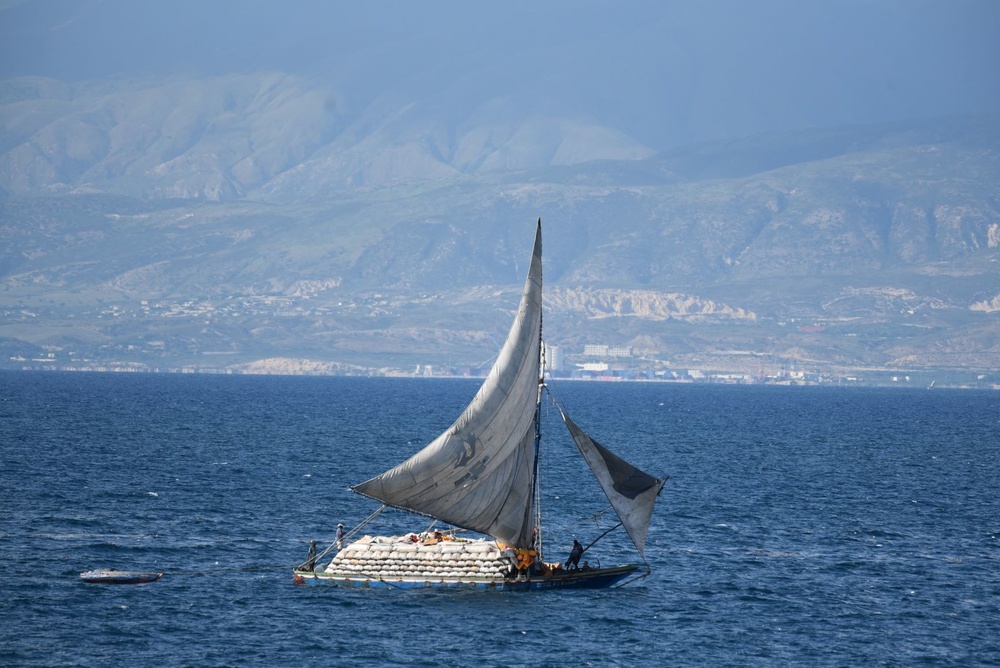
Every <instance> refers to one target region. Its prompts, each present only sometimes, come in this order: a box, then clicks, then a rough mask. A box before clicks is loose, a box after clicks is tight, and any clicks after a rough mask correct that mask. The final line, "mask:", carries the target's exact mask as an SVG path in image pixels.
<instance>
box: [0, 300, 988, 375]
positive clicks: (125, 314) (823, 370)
mask: <svg viewBox="0 0 1000 668" xmlns="http://www.w3.org/2000/svg"><path fill="white" fill-rule="evenodd" d="M311 296H312V295H309V294H295V295H291V296H273V295H267V296H264V295H262V296H247V295H241V296H229V297H227V298H224V299H205V300H188V301H182V302H157V301H148V300H140V301H137V302H135V303H134V305H132V306H128V305H121V304H116V305H110V304H109V305H104V306H102V307H99V308H97V309H95V310H94V311H91V312H89V313H76V314H69V313H65V314H64V315H63V316H62V318H63V321H64V322H68V321H80V320H86V319H95V320H101V321H112V322H116V321H117V322H121V323H123V325H122V327H125V326H126V325H125V323H140V324H141V323H142V322H143V321H146V322H149V321H153V320H157V321H160V322H163V321H164V320H171V321H177V322H178V323H183V322H187V323H198V325H199V327H200V328H214V327H217V326H223V325H225V324H226V323H232V324H233V326H236V327H243V326H246V323H247V322H261V321H263V320H266V319H267V318H279V319H290V318H295V317H318V316H326V315H329V314H330V313H331V311H334V312H347V311H365V312H369V313H381V312H384V311H385V309H391V308H392V305H391V304H390V303H389V302H387V301H386V300H385V299H384V298H383V296H382V295H372V296H371V297H370V298H367V299H363V300H358V301H350V302H341V303H334V304H330V303H329V302H327V303H326V304H323V305H321V304H317V303H312V304H307V303H306V302H308V301H309V298H310V297H311ZM52 310H53V311H58V310H59V307H58V306H56V305H53V307H52ZM0 315H2V316H3V317H4V319H5V320H6V322H8V323H13V322H24V323H30V322H31V321H33V320H34V319H35V318H37V317H39V316H40V315H41V314H40V313H39V312H38V310H37V308H36V309H35V310H32V309H25V308H7V309H3V310H2V312H0ZM45 315H46V316H48V317H51V316H52V314H51V313H49V314H45ZM141 331H142V330H141V327H140V328H137V329H136V333H135V334H134V335H133V336H131V337H128V336H126V337H124V339H123V338H118V339H116V340H113V341H105V342H103V343H99V344H98V345H94V344H90V345H83V344H81V345H80V346H79V347H75V346H73V345H71V344H67V343H63V344H60V345H56V344H44V345H40V346H37V347H36V348H35V349H34V350H32V351H31V352H27V351H26V352H17V351H5V352H6V354H5V358H6V359H4V360H2V362H0V366H2V367H3V368H7V369H20V370H54V371H94V372H140V373H212V374H255V375H340V376H383V377H421V378H428V377H432V378H454V377H469V378H476V377H484V376H485V375H486V374H487V373H488V372H489V368H490V364H489V363H485V364H480V365H478V366H475V367H466V366H455V365H448V364H440V363H436V364H435V363H426V364H425V363H415V364H413V365H411V366H408V367H404V366H399V365H396V366H383V367H371V366H364V365H360V364H352V363H345V362H331V361H327V360H322V359H316V358H315V357H314V356H309V355H299V356H283V357H267V356H266V355H261V356H260V357H262V359H257V360H254V361H245V360H246V358H247V353H246V352H245V351H244V352H238V351H235V350H227V349H217V350H211V349H207V346H206V344H205V342H204V340H202V339H199V338H198V337H194V336H188V337H183V338H181V337H175V338H174V339H172V340H169V341H168V340H164V337H162V336H158V335H155V334H142V333H141ZM203 331H204V329H203ZM177 349H182V353H183V354H184V355H186V359H188V360H191V361H190V362H187V363H184V362H180V363H178V362H177V361H176V359H175V355H176V350H177ZM168 351H173V352H168ZM237 359H242V360H244V361H237ZM544 361H545V373H546V374H547V375H548V376H550V377H553V378H563V379H570V380H583V381H609V382H614V381H641V382H654V381H659V382H672V383H719V384H743V385H749V384H757V385H788V386H798V385H801V386H816V385H834V386H852V385H854V386H881V387H913V388H935V387H937V388H944V387H948V388H964V389H992V390H997V389H1000V372H986V373H984V372H977V371H971V370H967V369H953V370H941V369H925V370H921V369H912V370H899V369H887V368H877V367H876V368H866V369H857V368H847V369H840V368H834V367H831V366H829V365H826V366H819V365H815V364H814V365H810V364H804V363H802V362H800V361H792V360H787V359H780V358H776V357H771V358H765V357H762V356H761V355H759V354H754V353H748V352H745V351H744V352H738V351H737V352H733V351H730V352H715V353H704V354H701V355H689V356H687V357H686V358H684V359H678V358H674V359H652V358H650V357H649V356H646V355H637V354H636V353H635V351H634V349H633V348H632V347H631V346H627V345H619V344H614V343H590V344H585V345H583V346H582V349H581V348H579V347H577V348H576V349H575V350H567V349H566V348H564V347H563V346H559V345H548V346H546V347H545V360H544Z"/></svg>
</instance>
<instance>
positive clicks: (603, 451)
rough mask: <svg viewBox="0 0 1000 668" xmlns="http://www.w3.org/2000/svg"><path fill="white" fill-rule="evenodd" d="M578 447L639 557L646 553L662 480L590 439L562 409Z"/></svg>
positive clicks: (561, 411) (561, 413)
mask: <svg viewBox="0 0 1000 668" xmlns="http://www.w3.org/2000/svg"><path fill="white" fill-rule="evenodd" d="M559 413H560V415H562V419H563V422H565V423H566V427H567V428H568V429H569V433H570V435H571V436H572V437H573V441H574V442H575V443H576V447H577V448H578V449H579V450H580V454H581V455H583V458H584V459H585V460H586V461H587V465H588V466H590V470H591V471H592V472H593V474H594V477H595V478H597V482H598V483H600V485H601V489H602V490H604V494H605V495H606V496H607V497H608V500H609V501H610V502H611V507H612V508H614V511H615V513H617V515H618V518H619V519H620V520H621V521H622V526H624V527H625V531H627V532H628V535H629V538H631V539H632V542H633V543H634V544H635V547H636V549H637V550H639V554H643V552H644V551H645V549H646V530H647V529H648V528H649V520H650V518H651V517H652V516H653V504H655V503H656V495H657V494H659V493H660V488H661V487H662V486H663V482H664V481H663V480H659V479H657V478H654V477H653V476H651V475H649V474H648V473H644V472H642V471H640V470H639V469H637V468H636V467H634V466H632V465H631V464H629V463H628V462H627V461H625V460H624V459H622V458H621V457H619V456H618V455H616V454H614V453H613V452H611V451H610V450H608V449H607V448H605V447H604V446H603V445H601V444H600V443H598V442H597V441H595V440H594V439H592V438H591V437H590V436H588V435H587V434H586V433H585V432H584V431H583V430H582V429H580V428H579V427H578V426H576V424H575V423H574V422H573V421H572V420H570V419H569V416H568V415H566V413H565V412H563V410H562V408H560V409H559Z"/></svg>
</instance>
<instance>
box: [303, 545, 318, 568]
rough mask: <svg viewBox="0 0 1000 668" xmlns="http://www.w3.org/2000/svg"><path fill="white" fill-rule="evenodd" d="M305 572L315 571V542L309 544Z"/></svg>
mask: <svg viewBox="0 0 1000 668" xmlns="http://www.w3.org/2000/svg"><path fill="white" fill-rule="evenodd" d="M305 569H306V570H307V571H314V570H316V541H313V542H312V543H310V544H309V554H308V556H306V568H305Z"/></svg>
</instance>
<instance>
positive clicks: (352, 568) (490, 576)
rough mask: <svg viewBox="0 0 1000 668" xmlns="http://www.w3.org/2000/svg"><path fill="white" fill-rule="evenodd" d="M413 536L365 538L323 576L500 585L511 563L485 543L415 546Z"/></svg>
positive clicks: (336, 559) (447, 542) (341, 554)
mask: <svg viewBox="0 0 1000 668" xmlns="http://www.w3.org/2000/svg"><path fill="white" fill-rule="evenodd" d="M414 537H415V536H413V534H410V535H407V536H394V537H371V536H365V537H364V538H362V539H361V540H359V541H357V542H355V543H351V544H350V545H348V546H347V547H345V548H344V549H343V550H341V551H340V552H339V553H338V554H337V556H336V557H334V559H333V561H331V562H330V565H329V566H327V567H326V569H325V570H326V572H327V573H328V574H332V575H338V576H343V577H348V578H351V579H358V580H361V579H372V580H433V581H448V580H454V581H468V580H477V581H483V580H488V581H497V582H499V581H502V580H503V579H504V577H505V575H507V574H508V573H509V572H510V570H511V559H510V557H509V556H506V555H504V554H503V553H502V552H501V551H500V548H498V547H497V545H496V543H494V542H492V541H487V540H442V541H439V542H436V543H432V544H428V543H423V542H415V541H414V540H413V538H414Z"/></svg>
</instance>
